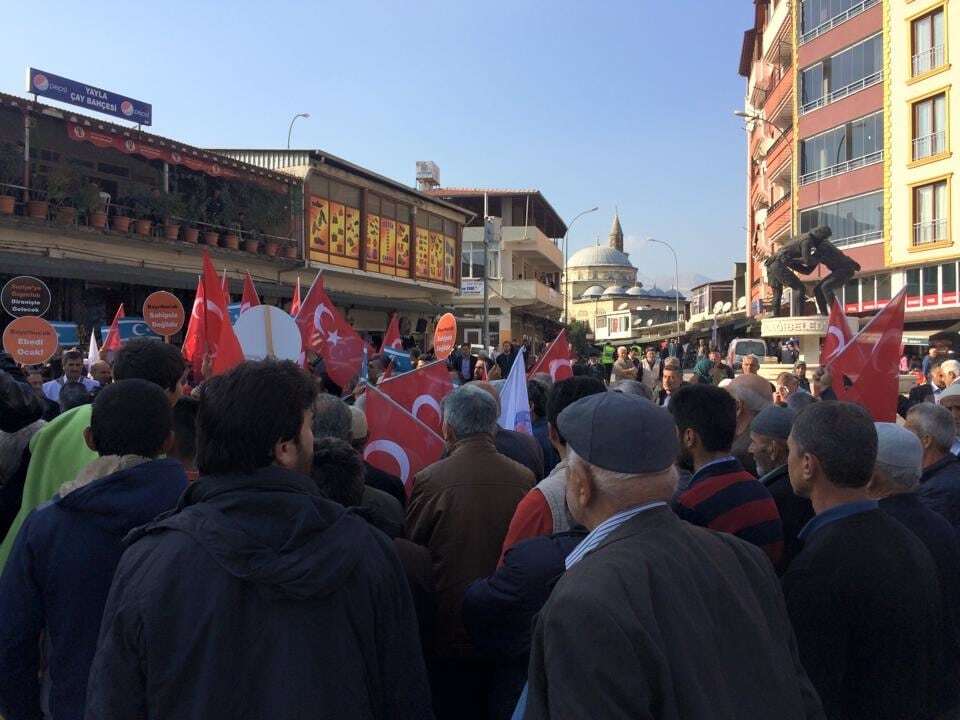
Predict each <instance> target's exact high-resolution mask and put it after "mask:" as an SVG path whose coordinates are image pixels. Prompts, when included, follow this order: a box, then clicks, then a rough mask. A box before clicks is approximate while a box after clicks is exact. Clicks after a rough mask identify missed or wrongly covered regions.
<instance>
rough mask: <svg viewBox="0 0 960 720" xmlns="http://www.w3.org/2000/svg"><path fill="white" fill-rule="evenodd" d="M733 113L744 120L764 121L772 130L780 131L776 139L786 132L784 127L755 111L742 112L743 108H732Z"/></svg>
mask: <svg viewBox="0 0 960 720" xmlns="http://www.w3.org/2000/svg"><path fill="white" fill-rule="evenodd" d="M733 114H734V115H736V116H737V117H739V118H743V119H744V120H756V121H757V122H762V123H766V124H767V125H769V126H770V127H772V128H773V129H774V130H776V131H777V132H778V133H780V134H779V135H777V140H779V139H780V138H781V137H783V134H784V133H785V132H786V129H784V128H781V127H780V126H779V125H777V124H776V123H775V122H773V121H772V120H767V119H766V118H763V117H760V116H759V115H757V114H756V113H748V112H744V111H743V110H734V111H733ZM774 142H776V140H774Z"/></svg>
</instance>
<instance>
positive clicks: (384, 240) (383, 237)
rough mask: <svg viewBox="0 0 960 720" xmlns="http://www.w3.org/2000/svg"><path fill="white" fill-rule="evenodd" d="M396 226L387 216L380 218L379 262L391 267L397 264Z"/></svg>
mask: <svg viewBox="0 0 960 720" xmlns="http://www.w3.org/2000/svg"><path fill="white" fill-rule="evenodd" d="M396 251H397V226H396V223H395V222H394V221H393V220H390V219H389V218H381V219H380V264H381V265H388V266H390V267H393V266H394V265H396V264H397V255H396Z"/></svg>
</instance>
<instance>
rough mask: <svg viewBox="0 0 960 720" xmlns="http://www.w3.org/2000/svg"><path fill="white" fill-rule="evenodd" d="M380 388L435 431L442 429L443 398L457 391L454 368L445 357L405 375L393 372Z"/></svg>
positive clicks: (438, 431)
mask: <svg viewBox="0 0 960 720" xmlns="http://www.w3.org/2000/svg"><path fill="white" fill-rule="evenodd" d="M379 388H380V390H381V391H383V392H384V393H385V394H386V395H389V396H390V398H391V399H393V400H394V401H395V402H397V403H399V404H400V405H401V406H402V407H403V408H404V410H406V411H407V412H409V413H410V414H411V415H413V416H414V417H415V418H417V420H419V421H420V422H422V423H423V424H425V425H426V426H428V427H429V428H430V429H431V430H433V431H434V432H435V433H437V434H439V433H440V432H441V429H440V428H441V422H442V419H443V418H442V412H441V409H440V408H441V407H442V405H443V399H444V398H445V397H446V396H447V395H449V394H450V393H451V392H453V382H452V381H451V380H450V371H449V370H447V363H446V362H445V361H444V360H437V361H436V362H432V363H429V364H428V365H424V366H423V367H422V368H417V369H416V370H411V371H410V372H408V373H403V374H402V375H391V376H390V377H388V378H385V379H384V380H383V382H381V383H380V385H379Z"/></svg>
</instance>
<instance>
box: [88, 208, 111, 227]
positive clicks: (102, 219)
mask: <svg viewBox="0 0 960 720" xmlns="http://www.w3.org/2000/svg"><path fill="white" fill-rule="evenodd" d="M87 224H88V225H89V226H90V227H92V228H97V230H103V229H104V228H105V227H106V226H107V214H106V213H105V212H104V211H103V210H94V211H93V212H92V213H90V215H88V216H87Z"/></svg>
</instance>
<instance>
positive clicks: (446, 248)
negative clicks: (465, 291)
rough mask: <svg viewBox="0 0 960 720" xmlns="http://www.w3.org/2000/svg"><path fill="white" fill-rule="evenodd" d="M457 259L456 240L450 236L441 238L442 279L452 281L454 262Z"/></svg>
mask: <svg viewBox="0 0 960 720" xmlns="http://www.w3.org/2000/svg"><path fill="white" fill-rule="evenodd" d="M456 259H457V241H456V240H454V239H453V238H452V237H447V236H445V237H444V238H443V281H444V282H448V283H452V282H453V280H454V278H455V267H454V263H455V261H456Z"/></svg>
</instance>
